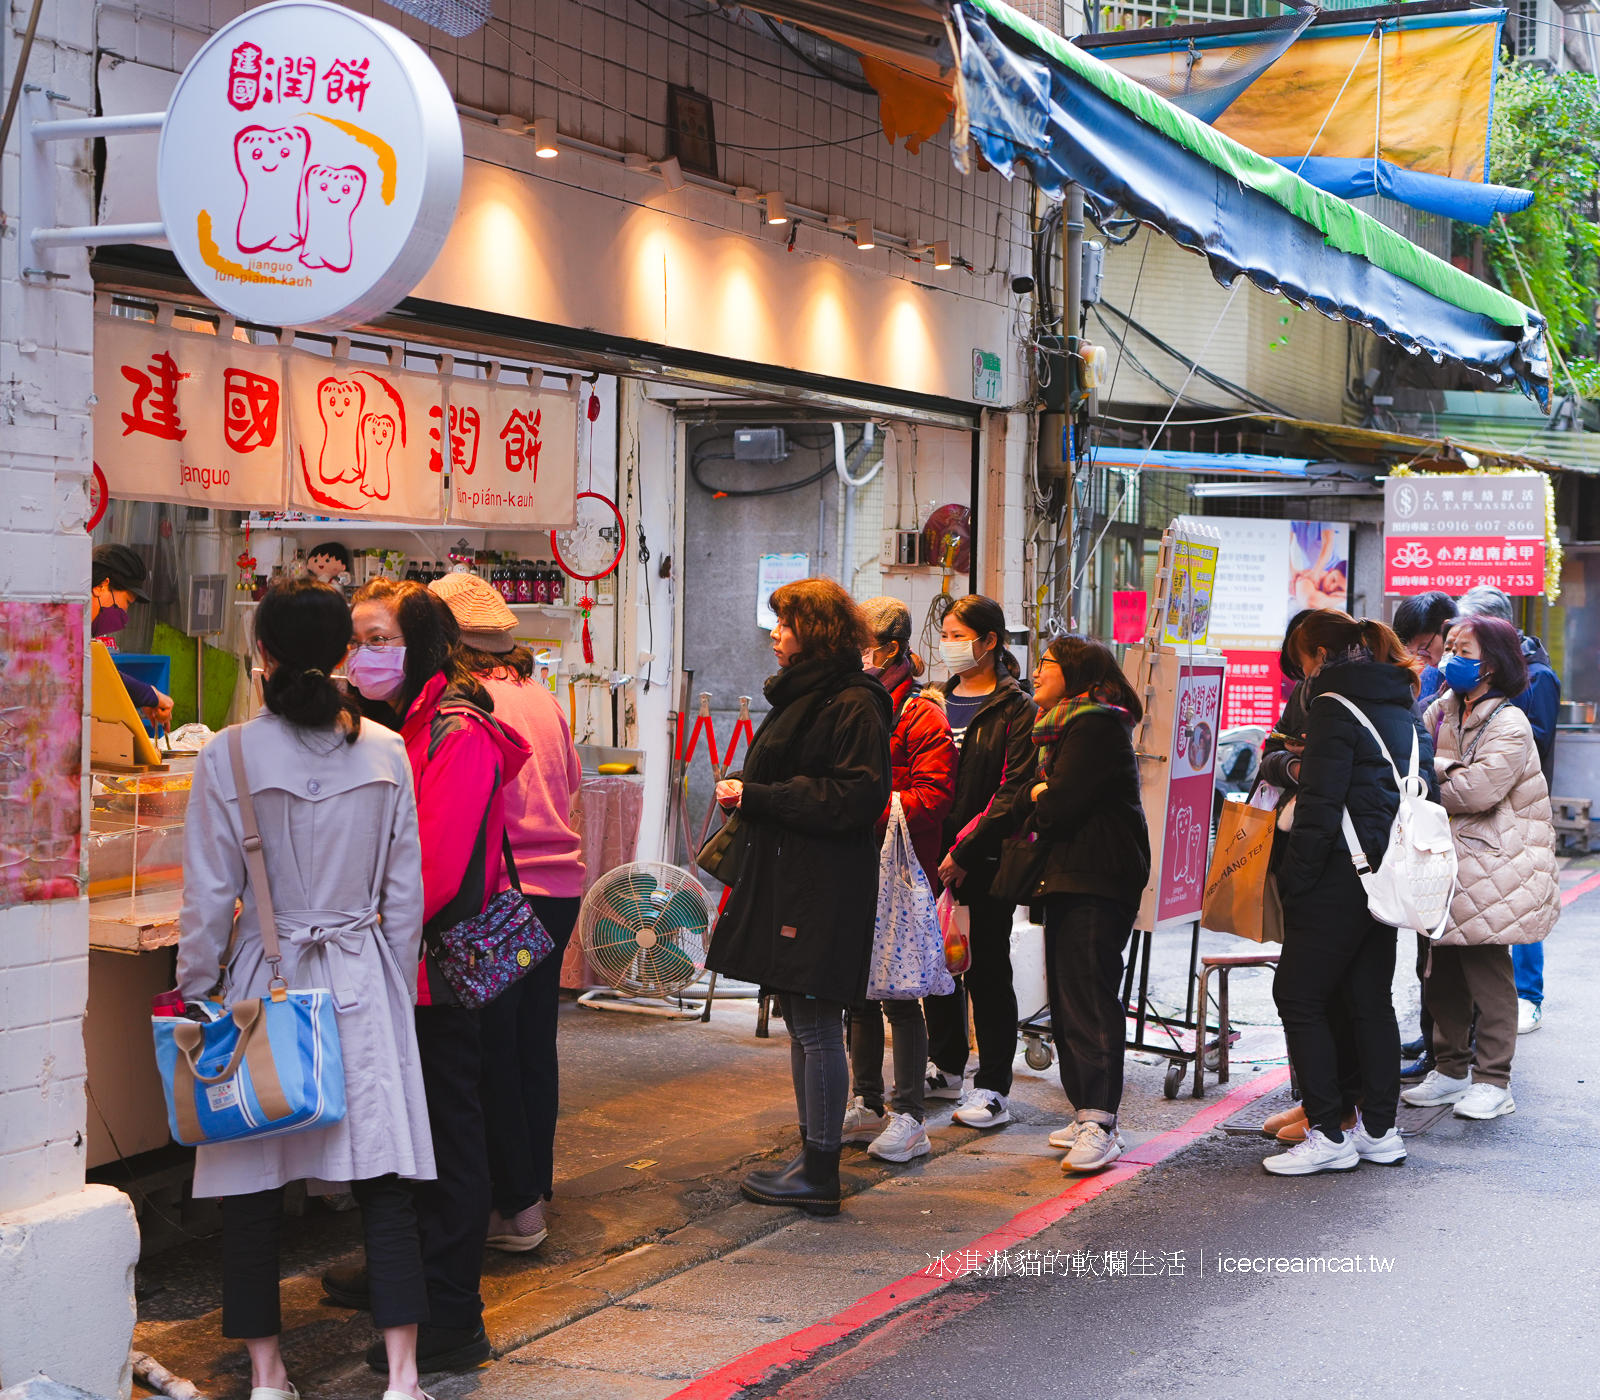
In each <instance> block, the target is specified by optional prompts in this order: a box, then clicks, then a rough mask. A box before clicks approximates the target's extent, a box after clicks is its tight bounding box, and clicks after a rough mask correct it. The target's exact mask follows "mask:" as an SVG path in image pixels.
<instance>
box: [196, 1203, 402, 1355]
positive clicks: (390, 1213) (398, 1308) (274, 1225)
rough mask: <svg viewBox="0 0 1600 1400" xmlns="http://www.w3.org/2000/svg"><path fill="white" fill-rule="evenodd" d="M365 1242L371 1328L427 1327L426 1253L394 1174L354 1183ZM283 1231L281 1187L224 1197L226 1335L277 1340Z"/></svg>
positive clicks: (223, 1309) (279, 1324)
mask: <svg viewBox="0 0 1600 1400" xmlns="http://www.w3.org/2000/svg"><path fill="white" fill-rule="evenodd" d="M350 1189H351V1191H352V1192H353V1193H354V1194H355V1198H356V1201H357V1203H358V1204H359V1205H360V1207H361V1225H362V1228H363V1229H364V1230H365V1232H366V1237H367V1276H368V1278H369V1279H370V1280H371V1283H372V1321H373V1325H374V1326H377V1327H405V1326H406V1325H408V1324H409V1323H413V1322H426V1321H427V1320H428V1290H427V1287H426V1285H425V1284H424V1282H423V1275H422V1249H421V1246H420V1245H419V1243H418V1240H417V1213H416V1208H415V1206H414V1205H413V1203H412V1193H411V1187H410V1186H409V1185H407V1184H406V1183H405V1182H403V1181H401V1180H400V1178H399V1177H397V1176H394V1175H389V1176H375V1177H371V1178H369V1179H368V1180H366V1181H352V1182H351V1183H350ZM282 1229H283V1187H281V1186H275V1187H273V1188H272V1189H271V1190H270V1191H253V1192H251V1193H250V1194H249V1195H246V1196H224V1197H223V1198H222V1335H223V1336H224V1337H236V1338H241V1339H242V1338H246V1337H276V1336H277V1335H278V1333H280V1332H281V1331H283V1316H282V1314H281V1312H280V1311H279V1308H278V1277H279V1258H278V1242H279V1236H280V1234H281V1232H282Z"/></svg>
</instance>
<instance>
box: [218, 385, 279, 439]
mask: <svg viewBox="0 0 1600 1400" xmlns="http://www.w3.org/2000/svg"><path fill="white" fill-rule="evenodd" d="M280 397H281V391H280V388H279V385H278V381H277V380H276V379H269V378H268V377H267V376H266V375H264V374H254V373H252V372H251V371H250V370H247V369H236V368H229V369H225V370H224V371H223V372H222V398H223V405H224V408H223V419H222V433H223V441H225V442H226V443H227V444H228V446H229V447H231V448H232V449H233V450H234V451H235V452H238V453H245V452H255V451H257V450H258V449H260V448H263V447H271V446H272V444H273V443H274V442H276V441H277V438H278V403H279V400H280Z"/></svg>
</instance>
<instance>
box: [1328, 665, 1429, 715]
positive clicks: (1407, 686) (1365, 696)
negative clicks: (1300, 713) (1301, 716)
mask: <svg viewBox="0 0 1600 1400" xmlns="http://www.w3.org/2000/svg"><path fill="white" fill-rule="evenodd" d="M1305 687H1306V688H1305V694H1306V704H1307V706H1308V707H1309V705H1310V702H1311V701H1312V700H1315V699H1316V697H1317V696H1319V695H1328V694H1333V695H1342V696H1344V697H1345V699H1347V700H1356V701H1365V702H1366V703H1367V704H1369V705H1404V706H1405V707H1406V708H1407V709H1410V708H1411V703H1412V701H1413V700H1414V699H1415V698H1416V697H1415V695H1414V694H1413V693H1412V690H1411V672H1410V671H1408V670H1407V669H1406V668H1405V667H1404V666H1394V665H1391V664H1390V663H1389V662H1387V661H1365V660H1363V661H1334V662H1330V663H1329V664H1328V665H1326V666H1324V667H1323V668H1322V669H1321V670H1320V671H1318V672H1317V674H1316V675H1314V676H1313V677H1311V679H1310V680H1309V681H1307V682H1306V683H1305Z"/></svg>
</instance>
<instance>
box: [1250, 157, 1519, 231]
mask: <svg viewBox="0 0 1600 1400" xmlns="http://www.w3.org/2000/svg"><path fill="white" fill-rule="evenodd" d="M1271 159H1273V160H1275V161H1277V162H1278V164H1279V165H1281V166H1284V167H1285V168H1286V169H1289V170H1292V171H1294V172H1295V174H1296V175H1299V176H1300V177H1301V178H1302V179H1304V180H1307V181H1309V182H1310V183H1311V184H1313V185H1315V186H1316V187H1317V188H1318V189H1319V190H1326V191H1327V192H1328V193H1329V194H1336V195H1338V196H1339V198H1340V199H1360V198H1361V197H1362V196H1363V195H1369V194H1381V195H1385V196H1387V197H1388V198H1389V199H1393V200H1398V201H1399V202H1400V203H1401V204H1409V205H1410V206H1411V207H1412V208H1413V209H1422V210H1425V211H1426V212H1427V213H1429V214H1438V215H1440V216H1442V217H1443V218H1446V219H1460V220H1461V221H1462V222H1463V223H1469V224H1489V223H1492V222H1493V221H1494V216H1495V215H1496V214H1517V213H1520V212H1521V211H1522V210H1524V209H1526V208H1527V207H1528V206H1529V205H1530V204H1532V203H1533V191H1532V190H1519V189H1517V188H1516V187H1515V186H1513V185H1484V184H1479V183H1478V182H1477V181H1475V180H1452V179H1450V178H1448V177H1447V176H1444V175H1424V174H1423V173H1422V172H1421V171H1418V170H1405V169H1402V168H1401V167H1400V166H1398V165H1395V164H1394V163H1393V162H1392V161H1387V160H1380V161H1376V162H1374V161H1372V160H1370V159H1366V160H1355V159H1348V158H1346V157H1344V156H1304V157H1302V158H1300V159H1298V160H1296V159H1293V158H1291V157H1287V156H1273V157H1271Z"/></svg>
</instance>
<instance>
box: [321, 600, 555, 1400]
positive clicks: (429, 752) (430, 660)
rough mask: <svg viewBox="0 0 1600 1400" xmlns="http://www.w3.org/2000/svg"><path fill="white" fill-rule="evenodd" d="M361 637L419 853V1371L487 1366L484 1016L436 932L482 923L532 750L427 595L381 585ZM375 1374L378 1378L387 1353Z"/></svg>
mask: <svg viewBox="0 0 1600 1400" xmlns="http://www.w3.org/2000/svg"><path fill="white" fill-rule="evenodd" d="M351 622H352V626H353V630H354V633H355V636H354V638H353V645H352V647H351V650H350V654H349V657H348V659H347V660H346V662H345V672H346V674H347V675H348V676H349V679H350V684H351V685H353V686H354V687H355V688H356V689H357V690H358V691H359V692H360V693H361V697H362V700H363V702H364V703H363V705H362V710H363V713H364V714H366V715H367V716H369V717H373V718H381V712H382V711H383V709H384V708H385V707H387V709H388V711H389V712H390V716H391V718H389V719H388V720H387V722H388V723H389V724H390V725H391V727H397V728H398V729H399V730H400V736H401V738H403V739H404V740H405V745H406V754H407V756H408V757H409V759H410V761H411V774H412V780H413V783H414V784H415V787H416V793H417V831H418V836H419V837H420V840H421V846H422V893H423V946H424V957H423V961H422V966H421V968H420V969H419V975H418V978H417V1045H418V1048H419V1050H420V1053H421V1059H422V1077H423V1087H424V1089H425V1091H426V1095H427V1101H428V1114H429V1121H430V1123H431V1125H432V1128H433V1151H434V1160H435V1164H436V1166H437V1168H438V1173H439V1178H438V1180H437V1181H433V1182H428V1183H427V1184H426V1185H425V1186H423V1187H422V1188H421V1189H419V1191H418V1193H417V1220H418V1224H419V1226H420V1227H421V1233H422V1259H423V1267H424V1270H425V1272H426V1274H427V1281H428V1312H429V1321H427V1322H425V1323H423V1324H422V1326H421V1327H420V1328H419V1330H418V1335H417V1364H418V1366H419V1368H420V1369H421V1370H423V1371H430V1370H433V1371H443V1370H452V1369H456V1368H459V1367H463V1366H472V1365H476V1364H478V1363H479V1362H482V1361H487V1360H488V1359H489V1354H490V1349H489V1341H488V1337H487V1336H486V1335H485V1333H484V1330H483V1299H482V1297H481V1295H480V1293H479V1291H478V1282H479V1277H480V1275H481V1273H482V1269H483V1250H484V1243H485V1241H486V1239H487V1238H488V1223H489V1206H490V1185H489V1159H488V1148H487V1144H486V1141H485V1137H484V1125H483V1109H482V1106H481V1103H480V1101H479V1098H478V1082H479V1078H480V1069H481V1066H480V1061H481V1049H480V1042H479V1024H478V1021H479V1016H478V1012H477V1011H476V1010H474V1009H469V1008H467V1007H464V1006H461V1005H459V1004H458V1003H457V1001H456V998H455V995H454V993H453V992H452V991H451V989H450V984H449V983H448V982H446V981H445V979H444V977H443V976H442V975H441V974H440V973H439V971H438V968H437V965H436V963H435V960H434V953H433V951H432V944H431V943H430V940H431V939H433V938H434V937H435V936H436V935H437V934H438V933H439V932H441V931H442V930H444V929H447V928H451V927H453V926H454V925H456V924H459V923H460V922H461V921H462V920H464V919H469V918H472V917H473V916H474V915H477V914H479V913H482V911H483V908H484V906H485V905H486V904H487V903H488V902H489V898H490V896H491V895H493V894H494V892H495V890H496V889H497V888H498V885H497V880H498V877H499V872H500V866H501V859H502V857H501V854H500V853H501V848H502V844H503V839H504V831H505V808H504V799H503V795H502V792H503V789H504V788H505V786H506V785H507V784H508V783H510V782H511V781H512V779H513V778H515V777H516V776H517V774H518V772H520V771H521V769H522V766H523V764H524V763H526V762H527V760H528V753H529V750H528V745H527V744H526V743H525V742H524V741H523V740H522V739H521V738H520V737H519V736H518V735H516V734H514V733H512V732H511V731H510V730H509V729H508V728H507V727H506V726H505V725H503V724H501V723H500V722H499V721H498V720H497V719H495V717H494V715H493V713H492V711H493V709H494V701H493V700H491V699H490V698H489V694H488V692H487V691H486V690H484V688H483V687H482V686H481V685H480V684H479V683H478V681H477V680H476V679H475V678H474V677H473V676H472V675H471V674H470V673H469V672H468V671H467V670H466V669H465V667H463V666H462V665H461V664H460V663H459V662H457V661H456V660H455V659H454V654H455V650H456V646H457V643H458V642H459V640H460V629H459V627H458V626H457V624H456V620H455V618H454V617H453V616H452V615H451V613H450V609H449V608H447V607H446V606H445V605H444V603H443V602H442V601H441V600H440V599H438V598H436V597H435V596H434V595H433V594H431V593H429V592H428V590H427V589H426V588H424V587H422V585H421V584H418V583H413V582H409V581H408V582H405V583H395V582H392V581H391V580H388V579H379V580H375V581H374V582H372V583H369V584H367V585H365V586H364V587H362V588H361V589H360V590H359V591H358V592H357V593H356V596H355V599H354V602H353V604H352V607H351ZM323 1287H324V1288H325V1289H326V1290H327V1292H328V1295H329V1296H330V1297H331V1298H333V1299H334V1301H335V1302H340V1303H344V1304H346V1305H348V1306H351V1307H365V1306H366V1301H367V1296H368V1295H367V1283H366V1270H365V1269H349V1268H338V1269H330V1270H329V1271H328V1272H327V1273H326V1274H324V1275H323ZM367 1363H368V1364H369V1365H370V1366H372V1367H373V1368H374V1369H375V1370H379V1371H381V1370H384V1369H385V1367H386V1365H387V1360H386V1357H385V1355H384V1353H383V1350H382V1348H381V1347H377V1348H374V1349H372V1350H370V1351H369V1352H368V1353H367Z"/></svg>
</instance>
